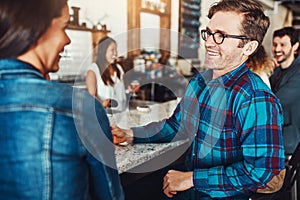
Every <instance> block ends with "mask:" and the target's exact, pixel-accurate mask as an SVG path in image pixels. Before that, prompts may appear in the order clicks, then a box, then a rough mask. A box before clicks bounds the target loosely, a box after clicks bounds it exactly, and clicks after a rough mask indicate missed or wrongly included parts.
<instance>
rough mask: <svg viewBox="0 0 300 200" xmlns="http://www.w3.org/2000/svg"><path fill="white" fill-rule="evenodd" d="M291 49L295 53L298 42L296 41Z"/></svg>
mask: <svg viewBox="0 0 300 200" xmlns="http://www.w3.org/2000/svg"><path fill="white" fill-rule="evenodd" d="M292 48H293V51H294V52H295V53H297V50H298V48H299V42H296V43H295V44H294V45H293V47H292Z"/></svg>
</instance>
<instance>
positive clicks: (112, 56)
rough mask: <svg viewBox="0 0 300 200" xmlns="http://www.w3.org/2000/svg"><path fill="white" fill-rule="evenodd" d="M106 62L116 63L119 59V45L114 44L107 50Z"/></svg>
mask: <svg viewBox="0 0 300 200" xmlns="http://www.w3.org/2000/svg"><path fill="white" fill-rule="evenodd" d="M105 57H106V60H107V62H108V63H109V64H111V63H114V61H115V60H116V59H117V57H118V51H117V44H116V43H115V42H112V43H111V44H110V45H109V46H108V47H107V50H106V55H105Z"/></svg>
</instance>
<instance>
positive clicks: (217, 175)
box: [133, 63, 285, 199]
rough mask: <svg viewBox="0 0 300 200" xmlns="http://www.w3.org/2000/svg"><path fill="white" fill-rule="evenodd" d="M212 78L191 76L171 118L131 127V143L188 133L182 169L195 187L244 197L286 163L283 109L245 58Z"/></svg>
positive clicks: (209, 74)
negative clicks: (190, 177) (241, 62)
mask: <svg viewBox="0 0 300 200" xmlns="http://www.w3.org/2000/svg"><path fill="white" fill-rule="evenodd" d="M211 77H212V71H211V70H207V71H204V72H203V73H201V74H199V75H196V76H195V77H193V79H191V81H190V82H189V84H188V86H187V89H186V92H185V94H184V96H183V97H182V100H181V102H180V103H179V104H178V105H177V107H176V109H175V111H174V113H173V114H172V116H171V117H170V118H168V119H165V120H162V121H160V122H153V123H150V124H148V125H146V126H141V127H135V128H133V131H134V143H145V142H156V143H157V142H170V141H172V140H173V141H174V140H176V139H177V138H187V137H188V138H190V139H191V141H192V142H191V146H190V148H189V151H188V153H187V156H186V161H185V163H184V166H183V169H185V170H186V171H193V182H194V188H193V190H194V191H196V193H197V192H198V193H201V194H204V196H205V195H207V196H210V197H213V198H225V197H232V198H234V197H243V196H244V197H246V196H249V195H251V194H252V193H253V192H255V191H256V190H257V189H259V188H264V187H265V186H266V183H267V182H268V181H270V180H271V179H272V178H273V177H274V176H275V175H277V174H278V173H279V172H280V170H282V169H284V167H285V157H284V147H283V138H282V124H283V115H282V108H281V105H280V102H279V100H278V98H277V97H276V96H275V95H274V94H273V93H272V92H271V90H270V89H269V88H268V87H267V86H266V85H265V84H264V83H263V81H262V80H261V79H260V78H259V77H258V76H257V75H256V74H254V73H253V72H252V71H251V70H250V69H249V68H248V67H247V66H246V63H243V64H242V65H241V66H239V67H238V68H236V69H235V70H233V71H231V72H229V73H227V74H225V75H223V76H221V77H218V78H217V79H214V80H212V78H211ZM186 194H188V192H186ZM200 196H201V195H200ZM187 199H188V197H187Z"/></svg>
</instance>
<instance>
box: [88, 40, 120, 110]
mask: <svg viewBox="0 0 300 200" xmlns="http://www.w3.org/2000/svg"><path fill="white" fill-rule="evenodd" d="M117 56H118V51H117V43H116V41H115V40H113V39H112V38H110V37H105V38H103V39H101V40H100V41H99V43H98V54H97V60H96V63H93V64H92V65H91V66H89V67H88V69H87V73H86V86H87V89H88V92H89V93H90V94H91V95H92V96H94V97H96V98H97V99H98V100H99V101H100V102H101V103H102V105H103V106H104V107H112V109H113V110H117V111H124V110H125V105H126V95H125V86H124V81H123V75H124V71H123V69H122V67H121V66H120V65H119V64H117V60H116V59H117ZM111 100H115V101H116V102H117V103H116V104H115V105H113V104H111Z"/></svg>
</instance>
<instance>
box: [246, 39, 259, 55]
mask: <svg viewBox="0 0 300 200" xmlns="http://www.w3.org/2000/svg"><path fill="white" fill-rule="evenodd" d="M257 47H258V42H257V41H256V40H253V41H250V42H248V43H247V44H245V46H244V54H245V55H246V56H250V55H251V54H253V52H254V51H255V50H256V49H257Z"/></svg>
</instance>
